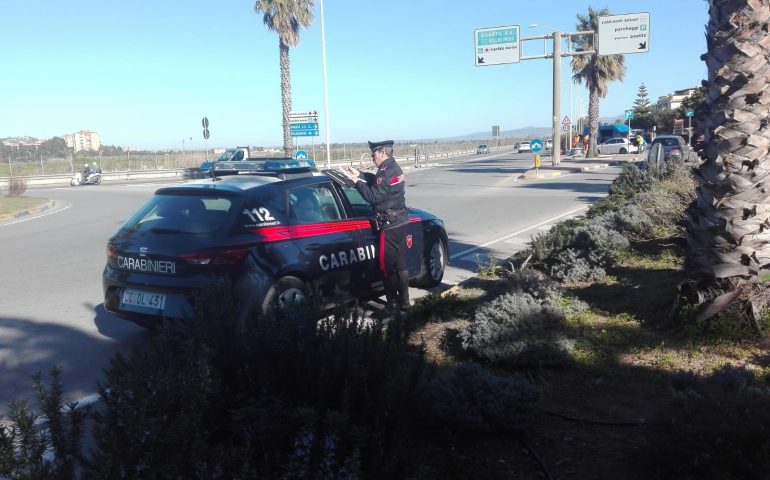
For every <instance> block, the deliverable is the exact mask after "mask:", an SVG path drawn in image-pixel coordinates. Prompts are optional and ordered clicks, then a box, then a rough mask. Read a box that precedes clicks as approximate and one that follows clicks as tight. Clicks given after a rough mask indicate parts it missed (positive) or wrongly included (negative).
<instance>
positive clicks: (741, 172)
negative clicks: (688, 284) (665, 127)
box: [689, 0, 770, 283]
mask: <svg viewBox="0 0 770 480" xmlns="http://www.w3.org/2000/svg"><path fill="white" fill-rule="evenodd" d="M709 17H710V18H709V23H708V28H707V34H706V38H707V42H708V52H707V53H706V54H705V55H704V56H703V57H702V58H704V59H705V61H706V65H707V67H708V75H709V79H708V88H707V93H706V97H707V98H706V105H707V110H708V114H707V125H706V136H707V137H706V148H705V155H706V157H707V159H706V161H705V162H704V164H703V165H701V167H700V168H699V169H698V177H699V189H698V190H699V191H698V199H697V201H696V203H695V204H694V205H693V206H692V208H691V211H690V218H689V220H690V227H691V228H690V236H689V242H690V262H691V268H692V269H693V270H694V272H693V273H700V274H706V275H708V276H710V278H712V279H717V280H722V279H724V280H726V281H727V282H728V283H734V281H736V280H737V279H738V278H741V277H742V278H753V277H757V276H760V275H765V274H767V273H768V271H769V270H770V159H769V158H768V153H770V128H768V124H769V123H770V113H769V112H770V86H769V84H768V82H767V79H768V78H770V65H769V64H768V62H767V59H768V58H770V36H768V34H767V30H768V27H769V26H770V20H769V19H770V5H768V2H766V1H761V0H710V2H709Z"/></svg>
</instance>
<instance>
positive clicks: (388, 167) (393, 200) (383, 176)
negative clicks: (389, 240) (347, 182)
mask: <svg viewBox="0 0 770 480" xmlns="http://www.w3.org/2000/svg"><path fill="white" fill-rule="evenodd" d="M359 177H360V178H362V179H363V180H364V181H363V182H356V189H357V190H358V191H359V192H360V193H361V196H363V197H364V199H366V201H367V202H369V203H371V204H372V207H373V208H374V211H375V212H376V213H390V212H397V213H396V214H397V215H398V216H401V215H406V212H405V210H404V209H405V207H406V200H405V198H404V188H405V186H406V179H405V177H404V171H403V170H401V167H399V166H398V163H396V159H395V158H393V157H388V158H387V159H386V160H385V161H384V162H382V163H381V164H380V166H379V168H378V169H377V173H376V174H372V173H368V172H361V173H360V175H359Z"/></svg>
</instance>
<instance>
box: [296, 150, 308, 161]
mask: <svg viewBox="0 0 770 480" xmlns="http://www.w3.org/2000/svg"><path fill="white" fill-rule="evenodd" d="M306 158H307V152H306V151H304V150H297V151H296V152H295V153H294V159H295V160H304V159H306Z"/></svg>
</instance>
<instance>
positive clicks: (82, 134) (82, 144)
mask: <svg viewBox="0 0 770 480" xmlns="http://www.w3.org/2000/svg"><path fill="white" fill-rule="evenodd" d="M62 137H63V138H64V141H65V142H67V146H68V147H69V148H72V149H74V150H75V151H76V152H79V151H81V150H93V151H97V150H99V148H101V146H102V137H100V136H99V134H98V133H96V132H92V131H91V130H81V131H79V132H75V133H68V134H65V135H62Z"/></svg>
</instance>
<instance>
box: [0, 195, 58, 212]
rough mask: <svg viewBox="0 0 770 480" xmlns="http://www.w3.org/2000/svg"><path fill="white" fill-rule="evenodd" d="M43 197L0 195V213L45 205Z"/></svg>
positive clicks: (45, 201)
mask: <svg viewBox="0 0 770 480" xmlns="http://www.w3.org/2000/svg"><path fill="white" fill-rule="evenodd" d="M47 202H48V200H46V199H45V198H34V197H7V196H0V215H8V214H12V213H16V212H20V211H23V210H27V209H30V208H34V207H39V206H41V205H45V204H46V203H47Z"/></svg>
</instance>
